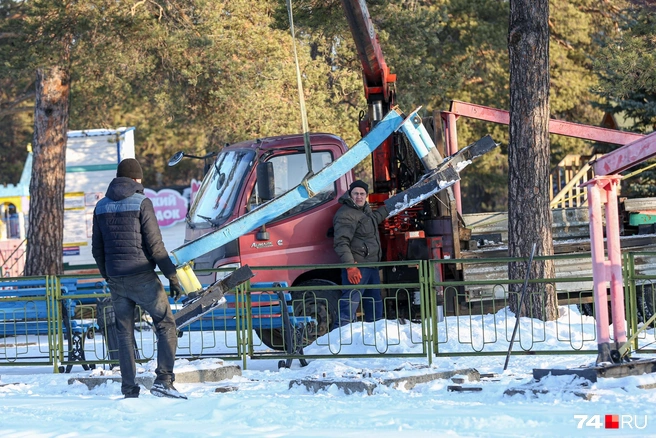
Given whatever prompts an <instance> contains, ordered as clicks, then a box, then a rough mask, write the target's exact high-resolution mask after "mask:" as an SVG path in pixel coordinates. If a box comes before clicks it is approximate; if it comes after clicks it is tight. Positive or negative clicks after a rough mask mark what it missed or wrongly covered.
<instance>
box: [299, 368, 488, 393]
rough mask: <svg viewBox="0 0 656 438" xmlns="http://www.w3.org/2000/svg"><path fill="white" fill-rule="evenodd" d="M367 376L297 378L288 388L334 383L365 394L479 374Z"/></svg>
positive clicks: (468, 370)
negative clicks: (388, 377) (388, 388)
mask: <svg viewBox="0 0 656 438" xmlns="http://www.w3.org/2000/svg"><path fill="white" fill-rule="evenodd" d="M364 374H365V375H366V376H368V377H364V376H358V377H342V378H325V377H324V378H309V379H297V380H292V381H291V382H289V388H290V389H291V388H294V387H296V386H304V387H305V388H306V389H307V390H308V391H312V392H318V391H320V390H326V389H328V388H330V387H331V386H332V385H335V386H336V387H337V388H338V389H340V390H342V391H344V393H345V394H347V395H348V394H353V393H355V392H358V393H365V392H366V393H367V395H371V394H373V391H374V389H376V387H377V386H379V385H384V386H390V387H392V388H403V389H406V390H409V389H412V388H414V387H415V386H416V385H418V384H420V383H428V382H432V381H434V380H439V379H450V378H453V377H455V376H461V379H462V380H463V382H464V381H465V379H466V380H468V381H470V382H472V381H479V380H480V374H479V373H478V371H477V370H475V369H473V368H466V369H460V370H451V371H438V372H433V373H421V374H414V375H409V376H403V377H395V378H393V379H381V378H377V377H372V373H369V372H367V373H364Z"/></svg>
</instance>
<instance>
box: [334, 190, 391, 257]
mask: <svg viewBox="0 0 656 438" xmlns="http://www.w3.org/2000/svg"><path fill="white" fill-rule="evenodd" d="M339 202H340V203H341V204H343V205H342V206H341V207H340V208H339V210H337V213H335V217H334V218H333V228H334V230H335V240H334V243H333V247H334V248H335V252H336V253H337V255H338V256H339V259H340V260H341V261H342V263H354V262H358V263H364V262H379V261H380V260H381V256H382V250H381V248H380V236H379V235H378V224H379V223H381V222H382V221H383V220H384V219H385V218H386V217H387V210H386V209H385V206H382V207H381V208H379V209H378V210H376V211H372V210H371V207H370V206H369V204H368V203H366V204H364V206H363V207H362V208H359V207H358V206H357V205H355V202H353V200H352V199H351V197H350V196H349V194H348V192H347V193H345V194H344V195H343V196H342V197H341V198H339Z"/></svg>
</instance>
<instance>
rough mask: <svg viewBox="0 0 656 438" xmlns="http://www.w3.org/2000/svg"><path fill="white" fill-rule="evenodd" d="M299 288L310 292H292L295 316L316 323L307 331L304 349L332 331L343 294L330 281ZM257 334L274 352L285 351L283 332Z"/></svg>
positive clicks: (269, 331)
mask: <svg viewBox="0 0 656 438" xmlns="http://www.w3.org/2000/svg"><path fill="white" fill-rule="evenodd" d="M298 286H305V287H307V288H308V290H299V291H293V292H291V295H292V303H293V306H294V315H295V316H309V317H312V318H314V320H315V321H316V323H315V324H312V325H310V326H308V327H306V329H305V336H304V337H303V347H305V346H307V345H310V344H311V343H313V342H314V341H315V340H316V339H317V338H319V337H321V336H323V335H325V334H326V333H328V332H329V331H330V327H331V325H332V323H333V321H335V319H336V318H337V311H338V306H339V298H340V297H341V295H342V292H341V289H339V286H337V285H336V284H335V283H333V282H332V281H328V280H308V281H305V282H303V283H300V284H299V285H298ZM312 286H335V290H334V291H333V290H312ZM255 332H256V333H257V336H258V337H259V338H260V339H261V340H262V343H263V344H264V345H266V346H267V347H269V348H271V349H274V350H282V351H284V350H285V348H284V346H285V345H284V338H283V333H282V330H280V329H274V330H258V329H255Z"/></svg>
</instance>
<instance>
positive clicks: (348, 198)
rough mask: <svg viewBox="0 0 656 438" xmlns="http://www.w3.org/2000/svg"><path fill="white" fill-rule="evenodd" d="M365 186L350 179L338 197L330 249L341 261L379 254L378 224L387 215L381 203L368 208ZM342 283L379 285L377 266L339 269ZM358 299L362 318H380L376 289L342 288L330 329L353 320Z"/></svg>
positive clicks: (374, 257)
mask: <svg viewBox="0 0 656 438" xmlns="http://www.w3.org/2000/svg"><path fill="white" fill-rule="evenodd" d="M368 192H369V186H368V185H367V184H366V183H365V182H364V181H362V180H357V181H354V182H353V183H352V184H351V185H350V187H349V191H348V192H347V193H344V195H343V196H342V197H341V198H340V199H339V202H340V203H341V204H343V205H342V206H341V207H340V208H339V210H337V213H335V217H334V218H333V227H334V230H335V240H334V245H333V246H334V248H335V252H337V255H338V256H339V258H340V260H341V261H342V263H369V262H379V261H380V259H381V256H382V250H381V247H380V236H379V234H378V224H379V223H381V222H382V221H383V220H384V219H385V218H386V217H387V214H388V212H387V209H386V208H385V206H382V207H380V208H379V209H378V210H376V211H372V210H371V207H370V206H369V203H368V202H367V195H368ZM342 284H343V285H347V284H354V285H355V284H363V285H364V284H380V274H379V273H378V268H377V267H371V268H362V267H361V268H358V267H352V268H346V269H342ZM360 301H362V307H363V309H362V310H363V311H364V318H365V321H368V322H371V321H376V320H379V319H381V318H382V316H383V302H382V300H381V297H380V289H344V290H343V291H342V298H341V299H340V301H339V316H338V320H337V321H335V322H334V323H333V328H337V327H341V326H343V325H346V324H349V323H351V322H352V321H355V317H356V311H357V309H358V305H359V304H360Z"/></svg>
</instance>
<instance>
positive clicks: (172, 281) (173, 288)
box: [169, 277, 184, 301]
mask: <svg viewBox="0 0 656 438" xmlns="http://www.w3.org/2000/svg"><path fill="white" fill-rule="evenodd" d="M183 294H184V290H183V289H182V286H180V282H179V281H178V279H177V278H176V277H172V278H169V295H170V296H171V298H173V301H178V299H179V298H180V295H183Z"/></svg>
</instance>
